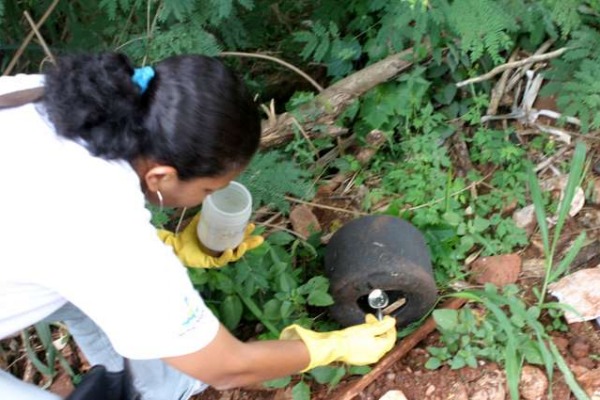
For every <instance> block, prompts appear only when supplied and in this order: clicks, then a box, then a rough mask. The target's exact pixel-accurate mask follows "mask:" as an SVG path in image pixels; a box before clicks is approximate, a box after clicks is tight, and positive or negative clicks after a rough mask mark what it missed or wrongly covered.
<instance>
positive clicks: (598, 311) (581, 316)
mask: <svg viewBox="0 0 600 400" xmlns="http://www.w3.org/2000/svg"><path fill="white" fill-rule="evenodd" d="M598 284H600V267H595V268H586V269H581V270H579V271H577V272H574V273H572V274H571V275H567V276H565V277H564V278H562V279H560V280H559V281H558V282H554V283H552V284H550V285H548V291H549V292H550V293H551V294H552V295H553V296H554V297H556V298H557V299H558V300H559V301H560V302H561V303H564V304H567V305H569V306H571V307H573V309H575V310H576V311H577V313H575V312H572V311H569V310H566V311H565V319H566V320H567V322H568V323H573V322H581V321H588V320H591V319H595V318H598V317H600V292H599V291H598Z"/></svg>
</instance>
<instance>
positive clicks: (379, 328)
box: [279, 314, 396, 372]
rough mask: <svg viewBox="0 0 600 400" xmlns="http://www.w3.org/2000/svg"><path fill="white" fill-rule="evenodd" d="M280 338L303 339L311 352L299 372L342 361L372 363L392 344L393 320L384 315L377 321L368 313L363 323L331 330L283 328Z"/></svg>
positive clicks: (394, 327) (352, 363)
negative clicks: (308, 360)
mask: <svg viewBox="0 0 600 400" xmlns="http://www.w3.org/2000/svg"><path fill="white" fill-rule="evenodd" d="M279 338H280V339H282V340H297V339H299V340H302V341H303V342H304V344H305V345H306V347H307V348H308V352H309V354H310V364H309V365H308V367H306V368H305V369H304V370H302V371H301V372H305V371H308V370H310V369H313V368H315V367H320V366H323V365H328V364H331V363H332V362H335V361H341V362H344V363H347V364H351V365H368V364H373V363H375V362H377V361H379V359H381V357H383V356H384V355H385V353H387V352H388V351H390V350H391V349H392V347H394V343H395V342H396V320H395V319H394V318H392V317H390V316H386V317H384V318H383V320H381V321H379V320H377V318H375V317H374V316H373V315H372V314H368V315H367V317H366V322H365V323H364V324H361V325H356V326H351V327H349V328H346V329H342V330H339V331H333V332H323V333H321V332H315V331H311V330H309V329H305V328H302V327H301V326H298V325H290V326H288V327H287V328H285V329H284V330H283V331H282V332H281V335H280V337H279Z"/></svg>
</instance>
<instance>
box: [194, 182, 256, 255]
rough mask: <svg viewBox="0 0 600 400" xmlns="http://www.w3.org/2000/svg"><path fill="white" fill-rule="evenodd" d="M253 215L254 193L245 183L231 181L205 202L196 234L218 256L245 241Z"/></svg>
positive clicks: (211, 253) (209, 250) (210, 252)
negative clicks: (245, 232)
mask: <svg viewBox="0 0 600 400" xmlns="http://www.w3.org/2000/svg"><path fill="white" fill-rule="evenodd" d="M251 214H252V195H251V194H250V192H249V191H248V189H246V187H245V186H244V185H242V184H241V183H239V182H231V183H230V184H229V185H227V187H225V188H223V189H221V190H218V191H216V192H214V193H212V194H211V195H209V196H207V197H206V198H205V199H204V202H203V203H202V212H201V214H200V222H199V223H198V227H197V233H198V239H199V240H200V243H201V244H202V245H203V246H204V250H205V251H207V252H208V253H209V254H210V255H216V254H218V253H221V252H223V251H224V250H227V249H235V248H236V247H237V246H239V245H240V243H242V241H243V240H244V231H245V230H246V226H247V225H248V221H249V220H250V215H251Z"/></svg>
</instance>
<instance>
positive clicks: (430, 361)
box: [425, 357, 442, 369]
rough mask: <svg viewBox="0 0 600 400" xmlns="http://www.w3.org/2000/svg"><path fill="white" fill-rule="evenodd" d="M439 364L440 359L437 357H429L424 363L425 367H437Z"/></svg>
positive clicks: (440, 364)
mask: <svg viewBox="0 0 600 400" xmlns="http://www.w3.org/2000/svg"><path fill="white" fill-rule="evenodd" d="M441 366H442V361H441V360H440V359H439V358H437V357H429V359H428V360H427V362H426V363H425V368H427V369H438V368H439V367H441Z"/></svg>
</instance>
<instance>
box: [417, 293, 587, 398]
mask: <svg viewBox="0 0 600 400" xmlns="http://www.w3.org/2000/svg"><path fill="white" fill-rule="evenodd" d="M455 296H456V297H463V298H466V299H469V300H471V301H475V302H477V303H480V304H481V305H483V306H484V307H485V309H486V310H487V311H485V313H484V314H482V313H481V311H479V312H475V311H473V310H472V309H463V310H460V311H456V310H436V311H434V313H433V316H434V319H435V321H436V324H437V326H438V330H439V331H440V333H441V339H442V342H443V343H444V347H439V348H436V347H429V348H428V351H429V352H430V354H431V355H432V357H431V358H430V359H429V360H428V362H427V364H426V366H427V367H428V368H431V369H436V368H438V367H439V366H441V365H442V364H443V363H447V364H449V365H450V366H451V368H461V367H463V366H466V365H468V366H471V367H476V366H477V359H486V360H491V361H494V362H498V363H500V364H501V365H504V368H505V370H506V376H507V381H508V387H509V391H510V395H511V398H512V399H514V400H517V399H519V381H520V376H521V366H522V364H523V362H527V363H529V364H537V365H541V366H543V367H544V368H545V371H546V375H547V376H548V380H549V381H552V376H553V373H554V367H555V366H556V367H558V369H559V370H560V371H561V372H562V373H563V376H564V378H565V381H566V382H567V384H568V385H569V388H570V389H571V391H572V392H573V394H574V395H575V397H576V398H577V399H587V396H586V394H585V392H584V391H583V390H582V389H581V388H580V387H579V384H578V383H577V381H576V380H575V378H574V377H573V374H572V373H571V371H569V369H568V368H566V363H565V361H564V359H563V358H562V356H561V355H560V353H559V352H558V350H557V349H556V346H555V345H554V343H553V342H552V339H551V338H550V336H549V335H548V333H547V332H546V330H545V329H544V325H543V324H542V323H541V322H540V320H539V318H540V315H541V313H542V311H544V309H545V308H547V306H544V305H542V307H540V306H538V305H534V306H528V305H527V304H526V303H525V302H524V301H523V300H521V298H520V296H518V288H517V287H516V286H514V285H508V286H506V287H505V288H504V290H503V292H502V293H499V292H498V290H497V289H496V287H495V286H493V285H491V284H487V285H486V286H485V289H484V290H468V291H465V292H461V293H457V294H456V295H455Z"/></svg>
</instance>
